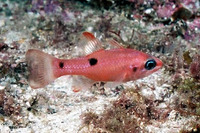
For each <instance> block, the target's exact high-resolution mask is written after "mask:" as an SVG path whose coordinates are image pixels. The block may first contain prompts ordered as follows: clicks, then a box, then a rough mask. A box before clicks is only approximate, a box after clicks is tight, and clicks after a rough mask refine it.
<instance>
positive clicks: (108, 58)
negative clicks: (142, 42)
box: [26, 32, 163, 89]
mask: <svg viewBox="0 0 200 133" xmlns="http://www.w3.org/2000/svg"><path fill="white" fill-rule="evenodd" d="M80 40H84V41H82V42H84V43H85V46H86V47H85V49H83V50H85V51H87V52H86V54H87V55H85V56H82V57H77V58H74V59H58V58H56V57H53V56H52V55H49V54H47V53H44V52H42V51H40V50H36V49H29V50H28V51H27V53H26V60H27V63H28V67H29V70H30V74H29V80H28V81H29V85H30V86H31V87H32V88H34V89H36V88H42V87H45V86H46V85H48V84H49V83H51V82H53V81H54V80H55V79H57V78H58V77H61V76H63V75H81V76H84V77H86V78H89V79H91V80H93V81H102V82H110V81H111V82H127V81H133V80H137V79H140V78H143V77H146V76H148V75H150V74H152V73H153V72H156V71H157V70H159V69H160V68H161V67H162V64H163V63H162V61H161V60H159V59H158V58H156V57H154V56H151V55H149V54H146V53H143V52H141V51H137V50H134V49H130V48H123V47H122V45H121V44H119V43H118V42H117V41H115V40H110V41H109V44H111V45H114V46H116V47H115V48H112V49H109V50H105V49H103V47H102V43H101V42H100V41H99V40H98V39H97V38H95V36H94V35H93V34H92V33H90V32H83V33H82V37H81V39H80Z"/></svg>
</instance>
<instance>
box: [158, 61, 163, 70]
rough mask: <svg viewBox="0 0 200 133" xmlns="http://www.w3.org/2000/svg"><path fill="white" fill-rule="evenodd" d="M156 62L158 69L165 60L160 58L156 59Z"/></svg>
mask: <svg viewBox="0 0 200 133" xmlns="http://www.w3.org/2000/svg"><path fill="white" fill-rule="evenodd" d="M156 64H157V65H156V67H157V69H160V68H161V67H162V66H163V62H162V61H161V60H159V59H156Z"/></svg>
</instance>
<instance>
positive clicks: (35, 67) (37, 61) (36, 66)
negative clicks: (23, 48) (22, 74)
mask: <svg viewBox="0 0 200 133" xmlns="http://www.w3.org/2000/svg"><path fill="white" fill-rule="evenodd" d="M54 59H56V58H55V57H53V56H51V55H49V54H46V53H44V52H42V51H39V50H36V49H29V50H28V51H27V52H26V61H27V63H28V69H29V72H30V73H29V79H28V81H29V85H30V86H31V88H33V89H37V88H42V87H44V86H46V85H47V84H49V83H51V82H52V81H54V80H55V79H56V77H55V76H54V74H53V65H52V62H53V60H54Z"/></svg>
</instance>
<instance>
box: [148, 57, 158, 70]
mask: <svg viewBox="0 0 200 133" xmlns="http://www.w3.org/2000/svg"><path fill="white" fill-rule="evenodd" d="M154 67H156V61H155V60H154V59H150V60H148V61H147V62H146V64H145V69H147V70H152V69H153V68H154Z"/></svg>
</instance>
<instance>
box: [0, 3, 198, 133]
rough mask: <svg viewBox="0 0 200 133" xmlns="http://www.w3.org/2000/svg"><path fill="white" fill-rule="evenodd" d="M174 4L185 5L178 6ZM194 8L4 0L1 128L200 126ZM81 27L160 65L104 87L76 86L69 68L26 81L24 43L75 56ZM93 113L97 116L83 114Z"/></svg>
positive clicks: (27, 132) (18, 131)
mask: <svg viewBox="0 0 200 133" xmlns="http://www.w3.org/2000/svg"><path fill="white" fill-rule="evenodd" d="M150 3H154V4H150ZM177 5H179V6H180V5H182V6H183V7H184V8H183V9H181V11H177V10H178V8H180V7H177ZM166 9H168V10H166ZM176 11H177V14H179V15H178V17H177V16H175V15H174V12H176ZM182 12H184V13H185V16H187V17H184V15H183V14H184V13H182ZM165 13H166V14H165ZM198 13H199V1H198V0H196V1H195V0H193V1H192V0H191V1H188V2H187V1H184V0H183V1H180V3H178V4H177V3H176V2H175V3H174V2H171V1H165V2H164V1H160V2H158V1H153V0H152V1H150V0H149V1H148V0H146V1H134V0H133V1H131V0H130V1H128V0H127V1H125V0H124V2H121V3H120V2H119V1H117V0H116V1H112V0H106V1H104V2H102V1H96V2H95V1H92V0H91V1H87V0H86V1H84V2H83V1H82V2H80V1H77V2H76V1H62V0H61V1H59V0H45V1H43V2H42V1H41V0H29V1H13V0H1V1H0V72H1V73H0V78H1V79H0V133H8V132H11V133H33V132H36V133H62V132H65V133H78V132H79V133H88V132H92V133H93V132H99V133H100V132H102V133H115V132H116V133H121V132H125V133H126V132H127V133H128V132H133V133H134V132H141V133H142V132H150V133H177V132H183V133H185V132H199V131H200V120H199V117H200V91H199V90H200V85H199V81H200V72H199V71H200V63H199V62H200V58H199V57H200V55H199V53H200V19H199V14H198ZM180 14H181V15H180ZM188 14H189V15H188ZM191 14H192V15H193V17H192V15H191ZM176 19H177V20H176ZM173 20H174V21H173ZM166 21H173V22H171V23H170V22H166ZM166 23H167V24H166ZM180 23H181V24H180ZM182 23H183V24H185V25H187V26H186V27H187V28H185V27H184V26H183V24H182ZM84 31H89V32H92V33H94V35H95V36H96V37H97V38H98V39H100V40H101V41H102V42H105V40H106V39H107V38H115V39H116V40H118V41H119V42H120V43H123V44H124V45H125V47H130V48H135V49H138V50H142V51H144V52H147V53H149V54H152V55H154V56H156V57H158V58H160V59H161V60H162V61H163V63H164V66H163V67H162V68H161V69H160V70H159V71H157V72H156V73H154V74H152V75H150V76H148V77H146V78H143V79H140V80H137V81H131V82H127V83H122V84H121V86H120V87H112V86H115V85H114V84H113V85H112V84H111V85H109V87H108V86H105V87H104V91H103V92H102V89H97V88H99V87H92V88H90V89H87V90H82V91H80V92H76V93H75V92H73V91H72V89H71V85H72V82H73V80H74V77H73V76H63V77H61V78H59V79H57V80H56V81H55V82H53V83H51V84H50V85H48V86H46V87H45V88H41V89H32V88H31V87H30V86H29V85H28V83H27V75H28V71H27V65H26V62H25V53H26V51H27V50H28V49H30V48H35V49H40V50H42V51H44V52H46V53H49V54H52V55H53V56H55V57H59V58H66V59H70V58H75V57H76V56H77V51H79V50H80V49H81V47H79V45H77V44H78V41H79V36H80V34H81V33H82V32H84ZM119 31H120V32H119ZM105 47H106V48H108V47H109V46H107V45H106V46H105ZM193 66H194V67H193ZM80 82H81V81H80ZM82 82H83V83H81V84H83V85H84V81H82ZM77 84H79V83H77ZM83 88H84V87H83ZM119 88H120V89H119ZM123 99H125V100H123ZM127 101H128V102H127ZM109 111H110V112H112V113H110V114H109V113H108V112H109ZM90 113H92V114H95V115H93V117H94V118H93V117H92V116H91V117H90V116H89V117H87V116H88V115H87V114H90ZM115 113H118V115H115ZM109 116H110V117H109ZM115 117H116V118H115Z"/></svg>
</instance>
